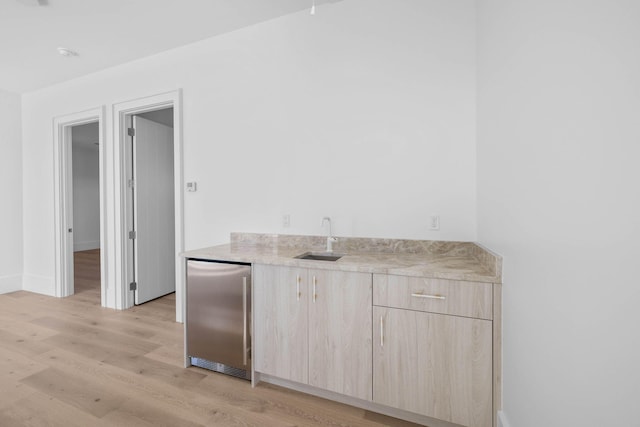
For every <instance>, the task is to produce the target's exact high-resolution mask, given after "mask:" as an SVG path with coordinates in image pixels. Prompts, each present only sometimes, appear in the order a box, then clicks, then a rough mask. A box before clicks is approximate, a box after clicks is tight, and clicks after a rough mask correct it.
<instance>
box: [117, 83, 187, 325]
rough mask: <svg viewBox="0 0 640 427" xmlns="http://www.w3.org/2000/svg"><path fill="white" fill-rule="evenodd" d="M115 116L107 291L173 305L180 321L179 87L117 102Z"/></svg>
mask: <svg viewBox="0 0 640 427" xmlns="http://www.w3.org/2000/svg"><path fill="white" fill-rule="evenodd" d="M113 121H114V172H115V176H114V178H115V183H114V184H115V185H114V190H115V192H114V196H115V198H114V202H115V205H114V208H115V209H114V212H115V214H116V215H115V218H114V219H115V222H114V230H115V235H114V237H115V244H114V246H113V248H114V254H113V258H112V259H113V260H114V268H115V270H114V271H115V275H116V278H115V286H114V287H113V288H111V289H110V290H109V291H108V292H107V294H108V295H109V297H111V296H113V297H114V299H115V301H114V302H115V308H119V309H127V308H130V307H133V306H134V305H136V304H142V303H144V302H145V301H151V300H153V299H158V301H159V302H161V303H163V304H164V303H165V302H166V303H170V304H171V305H173V306H175V312H176V321H177V322H183V321H184V317H183V314H184V298H183V294H184V282H185V274H186V273H185V263H184V260H182V259H181V258H180V256H179V254H180V253H181V252H183V251H184V213H183V209H184V208H183V206H184V189H183V181H184V177H183V170H182V161H183V159H182V92H181V90H179V89H178V90H175V91H171V92H166V93H161V94H157V95H152V96H148V97H143V98H137V99H133V100H130V101H125V102H121V103H117V104H114V105H113ZM163 295H166V296H164V297H162V296H163ZM160 297H162V298H160Z"/></svg>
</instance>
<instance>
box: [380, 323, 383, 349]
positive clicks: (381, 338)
mask: <svg viewBox="0 0 640 427" xmlns="http://www.w3.org/2000/svg"><path fill="white" fill-rule="evenodd" d="M380 347H384V317H383V316H380Z"/></svg>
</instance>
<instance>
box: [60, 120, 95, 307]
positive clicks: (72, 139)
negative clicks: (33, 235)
mask: <svg viewBox="0 0 640 427" xmlns="http://www.w3.org/2000/svg"><path fill="white" fill-rule="evenodd" d="M103 121H104V108H95V109H93V110H87V111H82V112H79V113H73V114H68V115H65V116H59V117H55V118H54V120H53V124H54V138H53V145H54V206H55V209H54V217H55V220H54V221H55V242H56V245H55V258H56V263H55V265H56V277H55V285H56V287H55V295H56V296H58V297H67V296H70V295H74V294H75V293H76V292H77V291H80V290H82V291H84V290H85V289H86V288H89V289H91V291H90V292H89V293H90V294H91V296H90V298H92V299H93V301H95V303H96V304H100V305H102V306H107V300H106V295H107V294H106V288H107V286H106V281H107V274H106V268H105V266H106V254H105V248H106V247H107V242H106V235H107V234H106V231H105V226H106V220H105V218H106V215H105V207H106V202H105V196H106V191H105V183H106V178H105V173H106V169H105V167H104V159H105V151H104V146H103V132H104V130H103ZM88 251H92V252H91V253H86V254H82V255H87V256H88V259H85V258H87V257H85V256H82V255H80V256H79V257H78V259H77V261H76V260H75V259H74V258H76V254H80V253H82V252H88ZM76 270H78V275H76Z"/></svg>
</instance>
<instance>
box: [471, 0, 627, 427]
mask: <svg viewBox="0 0 640 427" xmlns="http://www.w3.org/2000/svg"><path fill="white" fill-rule="evenodd" d="M478 4H479V6H478V7H479V14H478V16H479V20H478V36H479V40H478V46H479V51H478V70H479V72H478V76H479V78H478V99H479V102H478V153H477V156H478V237H479V241H480V242H481V243H483V244H485V245H487V246H488V247H490V248H492V249H493V250H495V251H497V252H499V253H501V254H502V255H504V268H505V270H504V277H505V285H504V304H503V307H504V342H503V345H504V412H505V414H506V416H507V418H508V420H509V422H510V424H511V426H512V427H540V426H545V427H555V426H558V427H561V426H562V427H564V426H580V427H600V426H632V425H638V423H639V422H640V421H638V420H640V405H638V396H640V368H639V365H638V360H640V333H639V332H638V326H639V325H640V310H638V304H639V303H640V276H639V274H638V268H637V265H638V260H639V259H640V246H639V245H638V242H639V241H640V184H639V183H640V167H639V162H640V160H639V159H640V125H639V123H640V79H639V78H638V76H640V49H638V40H640V26H639V25H638V22H640V2H637V1H635V2H634V1H610V0H606V1H605V0H590V1H582V0H573V1H570V0H565V1H560V2H558V1H549V0H546V1H524V0H512V1H508V2H506V1H499V0H483V1H481V2H479V3H478Z"/></svg>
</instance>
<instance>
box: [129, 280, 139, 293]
mask: <svg viewBox="0 0 640 427" xmlns="http://www.w3.org/2000/svg"><path fill="white" fill-rule="evenodd" d="M129 290H130V291H137V290H138V283H137V282H131V283H129Z"/></svg>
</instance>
